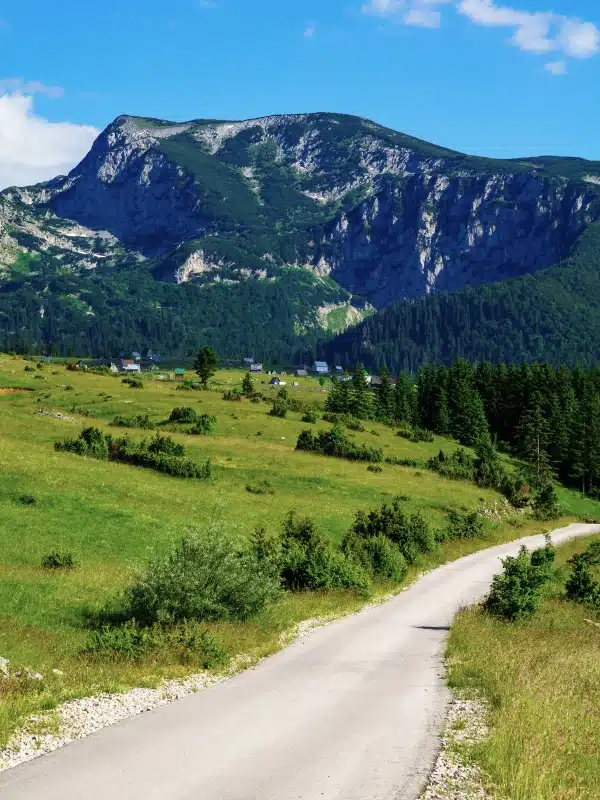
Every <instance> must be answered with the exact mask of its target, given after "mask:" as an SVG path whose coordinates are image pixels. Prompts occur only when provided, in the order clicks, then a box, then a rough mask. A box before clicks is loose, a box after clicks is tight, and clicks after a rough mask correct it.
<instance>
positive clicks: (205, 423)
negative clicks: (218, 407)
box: [190, 414, 217, 436]
mask: <svg viewBox="0 0 600 800" xmlns="http://www.w3.org/2000/svg"><path fill="white" fill-rule="evenodd" d="M216 422H217V418H216V417H213V416H211V415H210V414H198V415H197V416H196V423H195V425H194V426H193V428H190V433H191V434H193V435H194V436H210V435H211V433H214V430H215V424H216Z"/></svg>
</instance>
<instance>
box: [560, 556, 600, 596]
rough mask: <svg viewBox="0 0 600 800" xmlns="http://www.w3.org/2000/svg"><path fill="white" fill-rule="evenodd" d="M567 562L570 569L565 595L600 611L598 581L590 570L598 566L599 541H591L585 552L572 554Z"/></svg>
mask: <svg viewBox="0 0 600 800" xmlns="http://www.w3.org/2000/svg"><path fill="white" fill-rule="evenodd" d="M569 564H570V565H571V566H572V570H571V573H570V575H569V578H568V580H567V583H566V587H565V588H566V591H567V597H568V598H569V600H572V601H574V602H575V603H583V604H584V605H587V606H590V607H591V608H593V609H594V610H596V611H600V581H597V580H596V579H595V577H594V573H593V572H592V570H593V568H594V567H597V566H600V542H593V543H592V544H591V545H590V546H589V547H588V549H587V550H586V551H585V553H578V554H577V555H575V556H573V558H572V559H571V560H570V561H569Z"/></svg>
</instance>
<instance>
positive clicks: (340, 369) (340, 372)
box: [335, 364, 344, 375]
mask: <svg viewBox="0 0 600 800" xmlns="http://www.w3.org/2000/svg"><path fill="white" fill-rule="evenodd" d="M335 374H336V375H343V374H344V368H343V367H340V365H339V364H338V365H337V367H336V368H335Z"/></svg>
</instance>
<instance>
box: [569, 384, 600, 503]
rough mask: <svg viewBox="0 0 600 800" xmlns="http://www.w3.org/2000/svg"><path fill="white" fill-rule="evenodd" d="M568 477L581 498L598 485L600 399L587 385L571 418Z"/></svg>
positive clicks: (599, 465)
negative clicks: (577, 489) (569, 475)
mask: <svg viewBox="0 0 600 800" xmlns="http://www.w3.org/2000/svg"><path fill="white" fill-rule="evenodd" d="M570 474H571V477H572V478H574V479H576V480H577V481H578V482H579V485H580V486H581V490H582V492H583V493H584V494H587V493H589V492H591V491H592V490H593V489H594V488H595V487H596V486H598V484H599V482H600V396H599V395H598V394H597V392H596V390H595V389H594V388H593V387H592V385H591V384H590V382H589V381H587V383H586V385H585V388H584V389H583V397H582V398H581V402H580V403H578V405H577V408H576V412H575V416H574V424H573V435H572V437H571V456H570Z"/></svg>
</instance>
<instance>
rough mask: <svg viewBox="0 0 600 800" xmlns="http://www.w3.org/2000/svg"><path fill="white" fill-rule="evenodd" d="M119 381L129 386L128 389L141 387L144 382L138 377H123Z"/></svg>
mask: <svg viewBox="0 0 600 800" xmlns="http://www.w3.org/2000/svg"><path fill="white" fill-rule="evenodd" d="M121 383H125V384H127V385H128V386H129V388H130V389H143V388H144V382H143V381H141V380H140V379H139V378H129V377H127V378H123V380H122V381H121Z"/></svg>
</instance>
